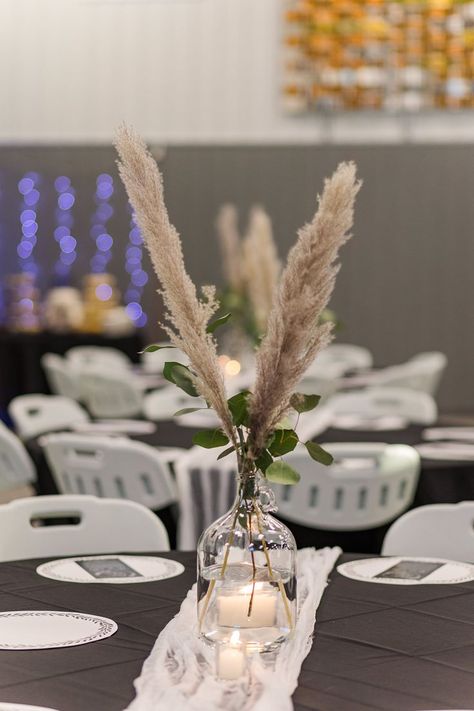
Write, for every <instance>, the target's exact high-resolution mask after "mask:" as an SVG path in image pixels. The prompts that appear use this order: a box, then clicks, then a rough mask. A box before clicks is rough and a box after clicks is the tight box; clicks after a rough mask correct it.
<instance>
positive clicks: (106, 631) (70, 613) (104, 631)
mask: <svg viewBox="0 0 474 711" xmlns="http://www.w3.org/2000/svg"><path fill="white" fill-rule="evenodd" d="M53 615H57V616H60V617H74V618H82V619H83V620H84V618H85V619H87V621H89V620H90V621H92V622H99V623H100V627H99V630H98V631H97V632H96V633H95V634H93V635H89V636H88V637H83V638H82V639H79V640H67V641H66V642H60V643H54V642H51V643H50V642H48V643H47V644H46V643H44V644H34V645H33V644H5V643H2V641H1V637H0V650H5V651H9V650H10V651H17V650H19V651H21V650H25V651H27V650H34V649H60V648H61V647H79V646H80V645H82V644H89V643H91V642H98V641H99V640H101V639H107V638H108V637H111V636H112V635H113V634H115V632H117V630H118V624H117V623H116V622H115V620H112V619H111V618H110V617H104V616H103V615H94V614H92V613H90V612H76V611H74V610H4V611H3V612H0V620H1V619H2V618H6V617H15V616H22V617H28V616H34V617H45V616H50V617H52V616H53Z"/></svg>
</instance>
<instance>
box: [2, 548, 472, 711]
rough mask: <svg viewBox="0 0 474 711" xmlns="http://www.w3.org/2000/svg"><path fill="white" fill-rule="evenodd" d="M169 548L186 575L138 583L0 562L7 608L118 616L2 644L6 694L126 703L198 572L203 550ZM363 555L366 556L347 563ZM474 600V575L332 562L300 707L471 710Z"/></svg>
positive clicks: (53, 703) (320, 710)
mask: <svg viewBox="0 0 474 711" xmlns="http://www.w3.org/2000/svg"><path fill="white" fill-rule="evenodd" d="M160 555H161V554H160ZM163 555H165V556H166V557H171V558H174V559H176V560H179V561H181V562H182V563H183V564H184V565H185V566H186V571H185V573H184V574H183V575H181V576H180V577H178V578H171V579H169V580H164V581H159V582H152V583H142V584H138V585H137V584H134V585H103V584H94V583H91V584H87V585H80V584H74V583H61V582H56V581H53V580H48V579H46V578H41V577H39V576H38V575H37V574H36V573H35V568H36V566H37V564H38V563H39V562H41V561H21V562H13V563H2V564H0V611H7V610H71V611H75V612H85V613H91V614H97V615H103V616H105V617H111V618H112V619H114V620H115V621H116V622H117V624H118V631H117V633H116V634H115V635H114V636H113V637H110V638H108V639H105V640H102V641H100V642H94V643H92V644H87V645H84V646H80V647H69V648H65V649H57V650H54V649H50V650H37V651H0V701H10V702H16V703H24V704H37V705H43V706H50V707H53V708H57V709H58V710H59V711H85V709H87V710H88V711H120V710H121V709H124V708H125V707H126V706H127V705H128V704H129V703H130V702H131V700H132V698H133V696H134V690H133V680H134V679H135V678H136V677H137V676H138V675H139V674H140V670H141V667H142V664H143V662H144V660H145V659H146V658H147V656H148V655H149V653H150V651H151V649H152V646H153V644H154V642H155V639H156V637H157V635H158V634H159V633H160V632H161V630H162V629H163V628H164V627H165V625H166V624H167V623H168V622H169V621H170V620H171V618H172V617H173V616H174V615H175V614H176V613H177V612H178V610H179V606H180V604H181V602H182V600H183V598H184V596H185V594H186V592H187V590H188V589H189V588H190V587H191V585H192V584H193V582H194V579H195V554H194V553H176V552H172V553H169V554H163ZM354 557H360V556H343V557H342V561H344V560H349V559H352V558H354ZM340 562H341V561H340ZM473 609H474V582H471V583H466V584H462V585H421V586H398V585H397V586H392V585H374V584H371V583H361V582H357V581H354V580H349V579H348V578H344V577H342V576H340V575H339V574H338V573H337V572H336V571H335V570H334V571H333V573H332V574H331V576H330V583H329V586H328V587H327V589H326V591H325V593H324V595H323V599H322V601H321V604H320V606H319V608H318V611H317V616H316V619H317V622H316V635H315V641H314V644H313V648H312V650H311V652H310V654H309V655H308V657H307V658H306V660H305V662H304V664H303V667H302V670H301V674H300V678H299V685H298V688H297V689H296V692H295V694H294V697H293V701H294V707H295V711H308V710H309V709H314V711H415V710H416V711H419V710H421V709H447V708H453V709H460V708H463V709H468V708H473V700H474V624H473ZM150 711H152V710H151V709H150ZM175 711H180V709H176V710H175ZM269 711H270V709H269Z"/></svg>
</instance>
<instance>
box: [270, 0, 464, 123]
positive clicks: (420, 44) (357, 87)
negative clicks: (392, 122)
mask: <svg viewBox="0 0 474 711" xmlns="http://www.w3.org/2000/svg"><path fill="white" fill-rule="evenodd" d="M284 4H285V22H284V43H285V53H284V87H283V95H284V103H285V107H286V109H287V110H288V111H293V112H305V111H308V110H312V109H316V110H320V111H324V110H328V111H350V110H354V109H356V110H357V109H358V110H360V109H362V110H364V109H366V110H380V109H386V110H392V111H397V112H398V111H420V110H430V109H453V110H456V109H463V108H473V107H474V90H473V88H474V2H460V1H459V0H456V1H455V0H398V1H397V2H395V1H394V0H284Z"/></svg>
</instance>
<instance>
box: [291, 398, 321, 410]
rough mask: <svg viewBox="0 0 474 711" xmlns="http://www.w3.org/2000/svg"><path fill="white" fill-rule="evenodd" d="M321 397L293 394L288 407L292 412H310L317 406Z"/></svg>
mask: <svg viewBox="0 0 474 711" xmlns="http://www.w3.org/2000/svg"><path fill="white" fill-rule="evenodd" d="M320 400H321V395H304V394H303V393H293V395H292V396H291V399H290V405H291V407H292V408H293V410H296V412H299V413H300V414H301V413H303V412H310V411H311V410H314V408H315V407H317V406H318V405H319V401H320Z"/></svg>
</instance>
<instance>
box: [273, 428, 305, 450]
mask: <svg viewBox="0 0 474 711" xmlns="http://www.w3.org/2000/svg"><path fill="white" fill-rule="evenodd" d="M298 442H299V439H298V435H297V434H296V432H295V431H294V430H275V436H274V438H273V441H272V443H271V444H270V446H269V447H268V451H269V452H270V454H271V455H273V456H274V457H281V455H282V454H288V452H292V451H293V450H294V448H295V447H296V445H297V444H298Z"/></svg>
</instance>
